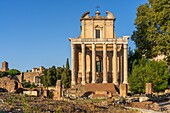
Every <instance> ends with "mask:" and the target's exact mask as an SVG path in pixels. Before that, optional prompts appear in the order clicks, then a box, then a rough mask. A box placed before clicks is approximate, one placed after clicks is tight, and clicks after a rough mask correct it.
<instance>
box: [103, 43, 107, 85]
mask: <svg viewBox="0 0 170 113" xmlns="http://www.w3.org/2000/svg"><path fill="white" fill-rule="evenodd" d="M107 79H108V78H107V45H106V44H103V83H107Z"/></svg>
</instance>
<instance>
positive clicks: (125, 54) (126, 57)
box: [123, 44, 128, 84]
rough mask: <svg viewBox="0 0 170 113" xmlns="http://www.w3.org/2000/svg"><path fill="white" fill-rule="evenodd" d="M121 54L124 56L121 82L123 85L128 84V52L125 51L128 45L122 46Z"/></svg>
mask: <svg viewBox="0 0 170 113" xmlns="http://www.w3.org/2000/svg"><path fill="white" fill-rule="evenodd" d="M123 48H124V49H123V52H124V55H123V62H124V63H123V66H124V80H123V83H124V84H128V51H127V48H128V45H127V44H124V45H123Z"/></svg>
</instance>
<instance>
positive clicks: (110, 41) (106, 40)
mask: <svg viewBox="0 0 170 113" xmlns="http://www.w3.org/2000/svg"><path fill="white" fill-rule="evenodd" d="M128 38H129V36H123V38H116V39H115V38H102V39H101V38H100V39H98V38H69V40H70V41H71V43H72V44H82V43H84V44H93V43H94V44H128Z"/></svg>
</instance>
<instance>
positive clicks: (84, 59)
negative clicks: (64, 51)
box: [81, 43, 86, 85]
mask: <svg viewBox="0 0 170 113" xmlns="http://www.w3.org/2000/svg"><path fill="white" fill-rule="evenodd" d="M81 49H82V81H81V84H82V85H85V84H86V65H85V62H86V55H85V54H86V53H85V44H84V43H83V44H81Z"/></svg>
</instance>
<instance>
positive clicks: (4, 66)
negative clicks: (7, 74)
mask: <svg viewBox="0 0 170 113" xmlns="http://www.w3.org/2000/svg"><path fill="white" fill-rule="evenodd" d="M8 70H9V68H8V62H6V61H4V62H2V68H1V69H0V71H3V72H4V71H8Z"/></svg>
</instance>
